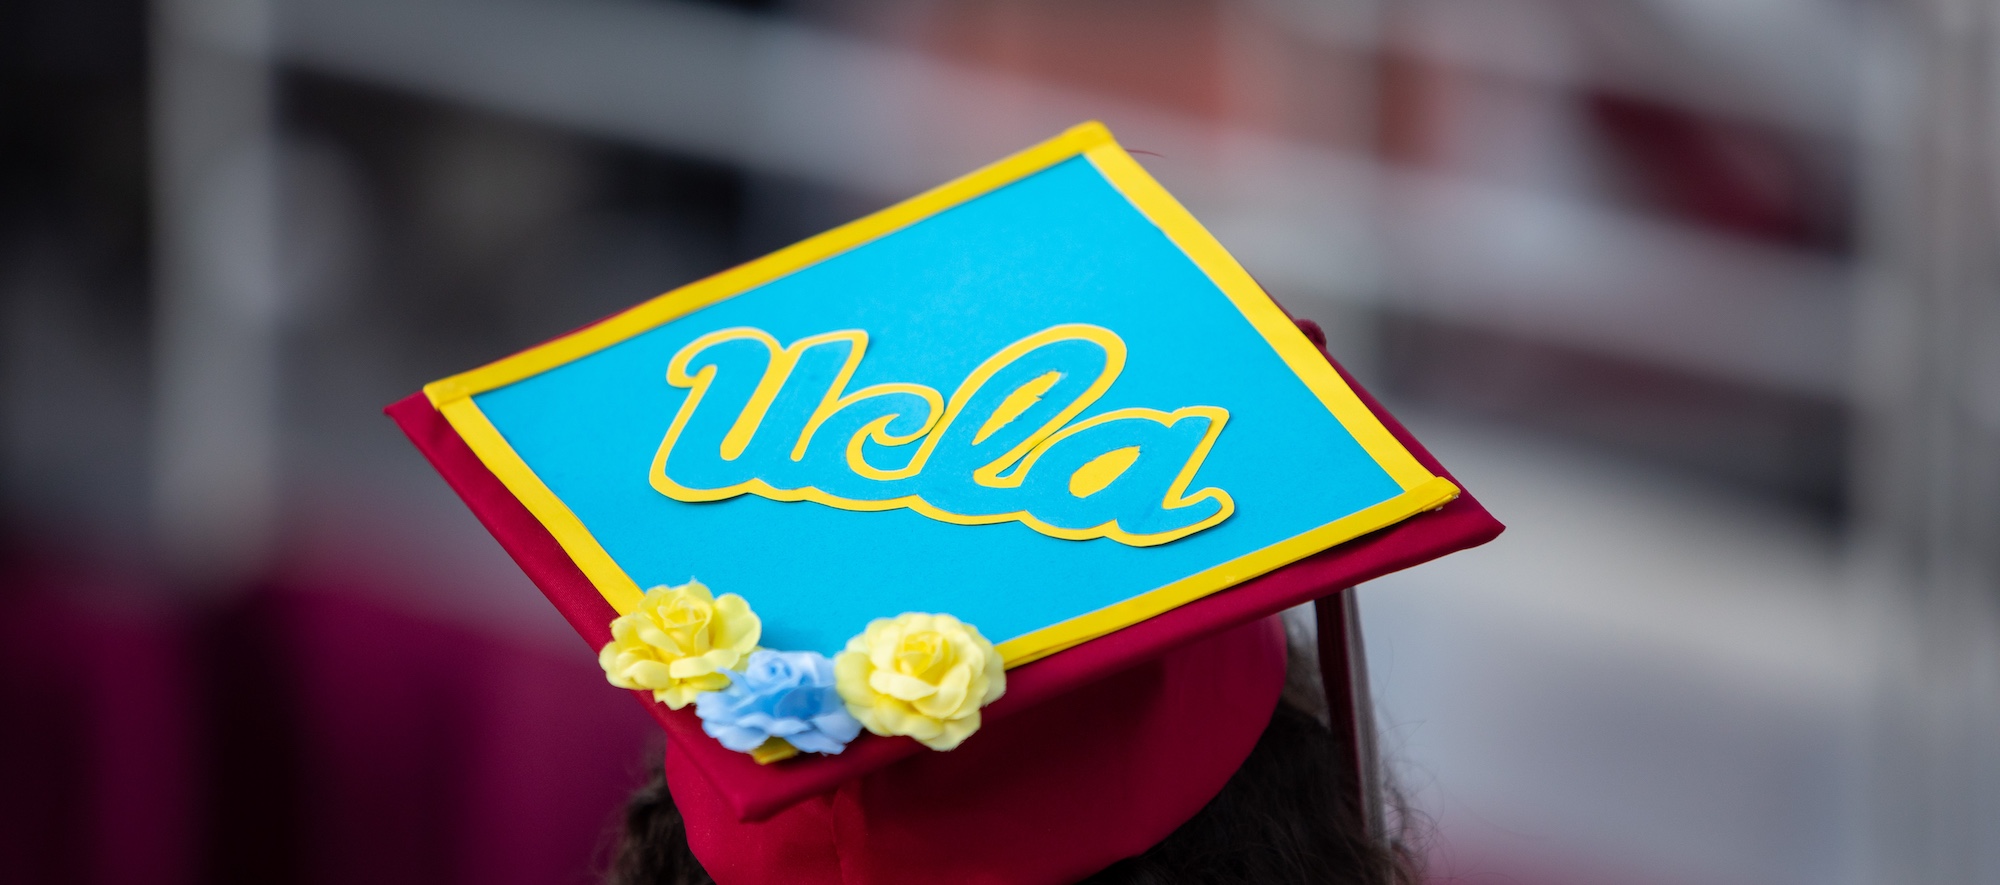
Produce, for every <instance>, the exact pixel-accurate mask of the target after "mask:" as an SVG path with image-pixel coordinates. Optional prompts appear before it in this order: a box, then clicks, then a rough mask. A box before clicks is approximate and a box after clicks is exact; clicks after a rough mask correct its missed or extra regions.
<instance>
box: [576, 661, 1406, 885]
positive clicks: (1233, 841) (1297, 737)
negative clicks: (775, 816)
mask: <svg viewBox="0 0 2000 885" xmlns="http://www.w3.org/2000/svg"><path fill="white" fill-rule="evenodd" d="M1290 661H1291V666H1290V667H1289V668H1288V670H1289V673H1288V682H1287V686H1286V691H1285V695H1284V698H1283V699H1282V700H1281V701H1280V702H1279V703H1278V705H1277V707H1276V709H1275V710H1274V712H1273V713H1272V715H1271V718H1270V722H1269V723H1268V724H1267V725H1266V726H1265V727H1264V729H1263V733H1262V734H1261V735H1260V736H1259V737H1258V739H1257V742H1256V745H1255V747H1254V748H1253V749H1252V750H1251V751H1250V754H1249V756H1248V757H1247V758H1246V759H1244V761H1243V763H1242V765H1241V766H1240V767H1239V768H1237V770H1236V772H1235V774H1234V775H1232V776H1231V777H1230V778H1229V779H1228V782H1227V783H1226V784H1225V785H1224V786H1223V787H1222V790H1221V792H1219V793H1217V794H1216V795H1215V797H1214V798H1213V799H1211V800H1210V801H1209V802H1208V804H1207V805H1205V806H1203V807H1202V808H1201V810H1200V811H1198V812H1196V813H1195V815H1194V817H1192V818H1190V819H1189V820H1188V821H1187V822H1186V823H1183V824H1181V825H1180V826H1179V827H1178V828H1177V829H1175V830H1173V832H1172V833H1171V834H1170V835H1168V836H1167V837H1166V838H1165V839H1163V840H1161V841H1160V842H1159V843H1157V844H1155V845H1153V846H1152V847H1151V848H1149V849H1147V850H1145V851H1144V852H1143V853H1140V854H1138V855H1136V856H1133V857H1129V858H1125V859H1123V860H1119V861H1117V862H1115V863H1113V864H1111V865H1110V866H1109V867H1106V868H1104V869H1102V870H1100V871H1098V872H1097V873H1095V874H1093V875H1090V876H1089V877H1087V878H1085V879H1083V880H1081V881H1082V882H1083V883H1087V885H1181V883H1204V885H1237V883H1242V885H1252V883H1255V885H1267V883H1291V882H1300V883H1305V882H1310V883H1330V885H1337V883H1356V885H1406V883H1415V882H1418V881H1421V878H1422V877H1421V875H1420V866H1419V854H1418V852H1416V851H1415V850H1414V848H1413V846H1412V844H1411V837H1410V834H1409V833H1408V832H1407V828H1405V829H1404V831H1402V832H1396V833H1391V834H1388V835H1387V836H1374V835H1371V834H1369V833H1368V832H1366V828H1365V826H1364V824H1363V822H1362V819H1361V815H1360V810H1359V808H1358V806H1357V805H1356V804H1355V803H1354V802H1353V801H1352V797H1353V796H1355V795H1356V790H1355V787H1354V784H1353V783H1352V776H1353V775H1352V772H1351V771H1350V770H1349V768H1348V763H1347V762H1346V760H1347V758H1348V756H1347V748H1346V747H1345V746H1343V744H1342V741H1341V740H1340V739H1339V738H1338V737H1337V736H1336V735H1335V733H1334V732H1333V731H1332V730H1330V729H1329V728H1328V727H1327V726H1326V724H1325V723H1324V722H1322V721H1321V720H1320V719H1319V718H1318V715H1319V714H1321V713H1322V706H1323V705H1321V704H1320V703H1318V697H1319V695H1318V691H1319V687H1318V681H1317V677H1316V676H1314V675H1312V674H1313V667H1311V666H1310V661H1311V657H1310V655H1309V654H1300V653H1298V651H1297V650H1296V649H1295V650H1294V653H1293V654H1292V655H1291V657H1290ZM714 881H715V880H714V879H712V878H710V876H709V875H708V873H707V872H706V871H705V870H703V868H702V866H701V864H700V862H699V861H698V860H697V859H696V858H695V856H694V853H693V851H692V850H691V849H690V848H689V847H688V841H687V828H686V824H685V822H684V821H683V820H682V817H681V814H680V811H679V810H678V809H677V808H676V807H675V805H674V801H673V797H672V795H670V793H669V792H668V790H667V785H666V782H665V779H664V778H663V777H662V775H661V772H660V769H659V767H658V766H657V765H655V766H654V770H653V777H652V779H651V781H650V782H649V783H648V784H647V785H646V786H644V787H643V788H641V789H640V790H639V791H638V792H637V793H636V794H635V795H634V796H633V797H632V800H631V802H630V804H629V805H628V806H627V808H626V812H625V821H624V830H623V832H622V833H621V834H620V838H619V844H618V850H617V854H616V857H615V861H614V864H613V867H612V869H611V871H610V873H609V875H608V876H607V879H606V882H607V885H712V883H713V882H714Z"/></svg>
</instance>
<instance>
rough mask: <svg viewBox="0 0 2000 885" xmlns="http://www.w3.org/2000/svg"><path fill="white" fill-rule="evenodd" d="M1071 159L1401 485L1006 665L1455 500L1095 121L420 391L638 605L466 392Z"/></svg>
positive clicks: (1004, 650)
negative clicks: (1147, 225) (1196, 276)
mask: <svg viewBox="0 0 2000 885" xmlns="http://www.w3.org/2000/svg"><path fill="white" fill-rule="evenodd" d="M1077 156H1082V157H1086V158H1088V159H1089V160H1090V162H1091V164H1092V165H1093V166H1095V167H1096V168H1097V170H1098V171H1099V172H1100V173H1101V174H1103V175H1104V177H1105V179H1106V180H1108V181H1109V182H1111V185H1112V186H1113V187H1114V188H1116V189H1117V190H1118V191H1119V193H1122V194H1124V195H1125V198H1126V199H1128V200H1130V201H1132V205H1133V206H1135V207H1136V208H1138V210H1139V212H1140V213H1141V214H1143V215H1145V216H1146V218H1147V219H1148V220H1150V221H1152V222H1153V224H1155V225H1157V226H1158V227H1159V228H1160V229H1161V230H1162V231H1164V232H1165V233H1166V235H1167V237H1168V238H1169V239H1171V240H1172V241H1173V242H1174V244H1175V245H1177V246H1179V247H1180V248H1181V250H1182V251H1183V252H1185V253H1186V254H1187V256H1188V258H1189V259H1191V260H1192V261H1194V263H1195V265H1196V266H1197V267H1200V268H1201V270H1202V272H1203V273H1205V274H1207V275H1208V277H1209V279H1210V280H1212V281H1214V282H1215V284H1216V286H1217V287H1219V288H1220V289H1221V290H1222V292H1223V294H1224V295H1225V296H1227V297H1228V298H1229V300H1230V301H1231V302H1232V303H1234V304H1235V305H1236V309H1237V310H1239V311H1241V312H1242V314H1243V316H1244V318H1245V319H1248V320H1249V321H1250V324H1251V326H1252V327H1254V328H1255V329H1256V330H1257V332H1258V333H1259V334H1261V335H1262V336H1263V337H1264V340H1266V341H1268V342H1270V344H1271V347H1272V348H1273V349H1274V350H1275V351H1276V352H1277V353H1278V356H1279V357H1280V358H1281V359H1283V360H1284V361H1285V364H1286V365H1287V366H1288V367H1290V368H1291V370H1292V372H1293V373H1295V374H1296V375H1298V377H1299V379H1300V380H1301V381H1303V382H1304V383H1305V385H1306V387H1307V388H1308V389H1310V390H1311V391H1312V392H1313V394H1314V395H1316V396H1318V397H1319V400H1320V403H1321V404H1323V405H1324V406H1326V409H1327V411H1328V412H1330V413H1332V414H1333V416H1334V418H1335V419H1336V420H1338V421H1339V422H1340V424H1341V426H1342V427H1344V428H1346V429H1347V432H1348V433H1350V434H1352V435H1353V436H1354V438H1355V440H1356V441H1358V442H1359V443H1360V444H1361V448H1362V449H1363V450H1364V451H1366V452H1367V453H1368V455H1369V457H1371V458H1373V459H1374V460H1375V462H1376V463H1377V464H1378V465H1380V466H1381V467H1382V469H1383V470H1384V471H1386V472H1387V473H1388V474H1389V476H1390V478H1391V479H1393V480H1395V482H1396V484H1397V485H1399V486H1401V487H1402V488H1403V493H1402V494H1400V495H1397V496H1396V497H1394V498H1391V499H1389V500H1387V501H1383V502H1381V503H1379V504H1376V505H1374V506H1372V507H1369V508H1367V509H1365V510H1362V511H1360V512H1358V513H1352V514H1349V515H1347V516H1344V517H1342V518H1340V519H1337V520H1334V521H1333V522H1330V523H1327V524H1326V525H1323V526H1320V527H1319V528H1316V529H1312V530H1311V531H1308V532H1305V533H1304V534H1300V535H1297V536H1295V537H1292V538H1288V539H1286V540H1283V541H1280V542H1278V543H1276V544H1273V545H1271V546H1269V547H1265V548H1264V549H1262V550H1258V551H1256V552H1253V553H1250V554H1246V555H1244V556H1241V557H1238V558H1237V559H1234V560H1231V561H1229V562H1226V563H1223V564H1221V565H1218V566H1213V567H1211V568H1208V569H1206V570H1204V571H1201V572H1198V573H1196V574H1194V575H1190V576H1188V577H1186V578H1182V579H1181V580H1179V581H1175V582H1173V583H1171V584H1168V585H1166V586H1164V587H1160V588H1157V589H1154V590H1150V591H1147V592H1145V593H1141V594H1139V595H1138V596H1135V597H1132V598H1131V599H1128V600H1125V601H1123V602H1119V603H1115V604H1113V605H1110V606H1107V607H1105V608H1102V609H1098V610H1097V611H1094V612H1090V613H1087V614H1083V615H1079V616H1077V617H1075V618H1071V619H1069V620H1067V621H1064V622H1062V623H1060V624H1056V625H1053V626H1050V627H1045V628H1043V629H1040V630H1036V631H1034V632H1032V633H1028V634H1025V635H1022V636H1017V637H1015V638H1013V639H1009V640H1007V641H1006V642H1002V643H1000V644H999V645H998V646H997V648H998V649H999V650H1000V655H1001V658H1002V659H1003V660H1005V661H1006V662H1007V666H1009V667H1013V666H1016V665H1019V664H1024V663H1027V662H1029V661H1033V660H1037V659H1039V658H1043V657H1046V656H1048V655H1051V654H1055V653H1056V652H1059V651H1062V650H1063V649H1066V648H1069V647H1071V646H1074V645H1076V644H1078V643H1081V642H1086V641H1088V640H1091V639H1094V638H1097V637H1099V636H1103V635H1105V634H1107V633H1111V632H1113V631H1116V630H1118V629H1121V628H1123V627H1127V626H1130V625H1132V624H1136V623H1138V622H1140V621H1143V620H1145V619H1147V618H1150V617H1152V616H1154V615H1157V614H1160V613H1161V612H1165V611H1168V610H1170V609H1173V608H1175V607H1177V606H1180V605H1184V604H1186V603H1188V602H1191V601H1193V600H1196V599H1199V598H1201V597H1203V596H1206V595H1208V594H1210V593H1214V592H1215V591H1217V590H1221V589H1224V588H1226V587H1230V586H1233V585H1235V584H1239V583H1242V582H1243V581H1246V580H1249V579H1251V578H1254V577H1256V576H1258V575H1261V574H1264V573H1266V572H1269V571H1271V570H1273V569H1276V568H1278V567H1280V566H1283V565H1286V564H1289V563H1292V562H1295V561H1297V560H1300V559H1303V558H1305V557H1307V556H1310V555H1312V554H1314V553H1317V552H1319V551H1321V550H1325V549H1326V548H1328V547H1332V546H1334V545H1336V544H1340V543H1342V542H1345V541H1349V540H1352V539H1354V538H1357V537H1360V536H1361V535H1364V534H1367V533H1369V532H1372V531H1374V530H1376V529H1379V528H1382V527H1384V526H1388V525H1392V524H1394V523H1397V522H1400V521H1402V520H1404V519H1407V518H1409V517H1410V516H1413V515H1415V514H1417V513H1421V512H1423V511H1425V510H1431V509H1435V508H1437V507H1441V506H1443V505H1444V504H1445V503H1446V502H1448V501H1450V500H1451V499H1453V498H1455V497H1457V496H1458V487H1457V486H1454V485H1452V484H1451V482H1450V481H1448V480H1445V479H1442V478H1440V477H1437V476H1433V475H1432V474H1431V472H1430V471H1429V470H1426V469H1425V468H1424V466H1423V465H1422V464H1420V463H1418V462H1417V459H1416V457H1415V456H1413V455H1411V454H1410V453H1409V450H1407V449H1405V448H1403V446H1402V444H1400V443H1398V442H1396V438H1395V436H1393V435H1392V434H1390V433H1389V429H1388V428H1387V427H1384V426H1383V425H1382V422H1381V421H1379V420H1377V419H1376V417H1375V415H1374V413H1372V412H1370V411H1368V407H1367V406H1366V405H1364V404H1363V403H1362V402H1361V398H1360V397H1359V396H1357V395H1355V393H1354V391H1353V390H1352V389H1351V388H1349V387H1348V386H1347V384H1346V383H1345V382H1343V381H1342V380H1341V378H1340V374H1339V373H1338V372H1335V371H1334V369H1333V366H1331V365H1329V364H1328V363H1327V361H1326V360H1325V359H1324V358H1322V357H1321V356H1320V354H1319V351H1318V349H1317V348H1315V347H1314V346H1313V344H1312V342H1310V341H1308V340H1307V339H1306V337H1305V334H1304V333H1302V332H1300V331H1299V329H1298V327H1297V326H1296V325H1293V323H1292V321H1291V319H1290V318H1289V317H1287V316H1286V315H1285V312H1284V311H1283V310H1281V309H1280V308H1279V307H1278V305H1277V304H1276V303H1275V302H1273V301H1272V300H1271V298H1270V296H1269V295H1267V294H1265V292H1264V290H1263V288H1262V287H1260V286H1258V285H1257V283H1256V281H1255V280H1253V279H1251V277H1250V274H1249V273H1248V272H1247V271H1245V270H1244V269H1243V266H1242V265H1240V264H1238V263H1237V262H1236V259H1235V258H1234V257H1232V256H1231V255H1230V254H1229V252H1228V250H1226V249H1224V248H1223V247H1222V244H1221V243H1220V242H1218V241H1217V240H1216V239H1215V237H1214V236H1213V235H1212V234H1210V233H1209V232H1208V229H1207V228H1204V227H1202V226H1201V222H1199V221H1196V220H1195V218H1194V216H1193V215H1192V214H1189V212H1188V211H1187V209H1186V208H1185V207H1183V206H1182V205H1181V204H1180V201H1178V200H1176V199H1174V197H1173V195H1171V194H1169V193H1167V191H1166V189H1165V188H1163V187H1161V186H1160V184H1159V182H1157V181H1154V180H1153V177H1152V176H1151V175H1149V174H1147V172H1146V170H1145V169H1144V168H1143V167H1141V166H1140V165H1139V163H1138V162H1137V161H1135V160H1133V159H1132V157H1131V155H1130V154H1127V153H1126V152H1125V150H1124V149H1123V148H1121V147H1119V146H1118V143H1117V142H1116V141H1115V140H1113V139H1112V137H1111V131H1110V130H1108V129H1106V128H1104V126H1103V124H1101V123H1097V122H1089V123H1084V124H1082V125H1079V126H1075V127H1072V128H1071V129H1069V130H1068V131H1066V132H1064V133H1063V134H1061V135H1058V136H1056V137H1055V138H1052V139H1049V140H1048V141H1045V142H1042V143H1041V144H1038V145H1036V146H1034V147H1031V148H1029V149H1027V150H1025V151H1022V152H1020V153H1018V154H1015V155H1013V156H1011V157H1008V158H1006V159H1004V160H1001V161H999V162H997V163H994V164H992V165H990V166H987V167H985V168H983V169H980V170H978V171H976V172H973V173H971V174H969V175H966V176H963V177H961V178H958V179H955V180H953V181H951V182H948V183H946V184H943V185H940V186H938V187H935V188H932V189H931V190H928V191H925V192H924V193H922V194H918V195H917V196H915V197H912V198H910V199H908V200H904V201H903V202H901V203H897V204H896V205H894V206H891V207H889V208H887V209H883V210H882V211H880V212H876V213H875V214H873V215H869V216H867V217H865V218H861V219H858V220H856V221H853V222H850V223H848V224H844V225H841V226H840V227H837V228H834V229H833V230H830V231H827V232H825V233H823V234H819V235H818V236H815V237H811V238H809V239H806V240H803V241H800V242H798V243H796V244H794V245H791V246H788V247H786V248H783V249H780V250H778V251H776V252H773V253H771V254H769V255H766V256H764V257H762V258H759V259H757V260H755V261H751V262H749V263H747V264H743V265H739V266H737V267H734V268H731V269H729V270H726V271H723V272H722V273H719V274H716V275H714V276H711V277H708V278H706V279H702V280H698V281H696V282H694V283H690V284H688V285H686V286H682V287H681V288H678V289H675V290H673V291H671V292H668V293H666V294H664V295H660V296H658V297H655V298H652V299H650V300H648V301H645V302H643V303H641V304H639V305H637V306H635V307H633V308H631V309H629V310H626V311H624V312H622V313H619V314H616V315H614V316H612V317H610V318H608V319H606V320H604V321H603V322H600V323H598V324H596V325H593V326H590V327H588V328H585V329H581V330H578V331H576V332H572V333H570V334H568V335H565V336H563V337H561V338H558V339H556V340H554V341H550V342H548V343H546V344H542V345H540V346H537V347H532V348H529V349H527V350H524V351H522V352H520V353H517V354H515V355H513V356H510V357H507V358H505V359H502V360H499V361H496V362H493V363H489V364H487V365H484V366H481V367H479V368H477V369H473V370H472V371H469V372H463V373H460V374H457V375H453V376H451V377H449V378H445V379H443V380H440V381H434V382H432V383H430V384H427V385H424V395H425V396H426V397H428V398H429V399H430V401H431V405H433V406H435V407H436V408H437V409H438V411H439V412H440V413H442V414H443V415H444V417H445V420H447V421H449V422H450V423H451V425H452V427H453V428H454V429H456V430H457V431H458V434H459V436H461V437H463V438H464V439H465V442H466V445H468V446H470V447H471V448H472V451H473V453H474V454H476V455H478V456H479V460H480V461H481V462H483V463H484V464H485V465H486V467H487V469H489V470H491V471H493V475H494V476H496V477H499V479H500V481H501V483H503V484H505V485H506V486H507V489H508V490H509V491H511V492H513V493H514V496H515V497H516V498H519V499H520V500H521V503H522V504H524V505H526V506H527V508H528V511H529V512H530V513H533V514H534V515H535V518H536V519H538V520H540V521H541V523H542V525H543V526H545V527H547V528H548V530H549V533H550V534H551V535H553V536H554V537H555V539H556V542H557V543H559V544H561V545H562V547H563V550H564V551H566V552H568V553H569V555H570V558H571V559H573V560H575V561H576V564H577V567H578V568H580V569H582V571H583V573H584V576H585V577H587V578H589V579H590V581H591V583H592V584H594V585H596V587H597V590H598V592H599V593H601V594H603V595H604V598H605V600H606V601H607V602H610V603H611V606H612V608H614V609H616V610H617V611H618V612H619V613H621V614H623V613H625V612H629V611H631V610H632V609H633V608H635V607H637V605H638V603H639V599H640V597H641V596H642V595H643V593H642V592H641V590H640V588H639V586H638V583H637V582H635V581H633V580H632V578H631V576H630V575H627V574H626V573H625V570H624V569H622V568H620V567H619V566H618V564H617V563H616V562H614V561H612V559H611V555H610V554H609V553H607V552H605V550H604V548H603V546H601V545H600V544H598V543H597V539H596V538H595V537H593V536H592V535H591V534H590V530H589V529H587V528H585V527H584V525H583V522H582V521H581V520H579V519H577V517H576V514H575V513H573V512H571V511H570V509H569V506H568V505H566V504H564V503H563V502H562V500H561V499H559V498H557V497H556V495H555V493H554V492H552V491H550V490H549V487H548V486H547V485H545V484H544V483H543V482H542V480H541V477H539V476H536V475H535V472H534V471H533V470H532V469H530V468H529V467H528V465H527V463H526V462H524V461H522V460H521V456H520V455H519V454H518V453H516V452H515V451H514V448H513V446H511V445H509V444H508V443H507V440H506V438H505V437H503V436H501V434H500V431H499V429H498V428H495V427H494V426H493V423H492V422H491V421H489V420H487V418H486V414H485V413H484V412H481V411H480V410H479V407H478V406H477V405H475V404H474V403H473V402H472V399H471V398H472V397H473V396H475V395H477V394H481V393H485V392H486V391H489V390H494V389H496V388H500V387H505V386H507V385H509V384H512V383H514V382H516V381H520V380H522V379H524V378H528V377H531V376H534V375H538V374H541V373H542V372H546V371H548V370H550V369H553V368H555V367H557V366H560V365H563V364H565V363H569V362H572V361H574V360H577V359H581V358H583V357H585V356H589V355H590V354H593V353H596V352H598V351H600V350H603V349H605V348H607V347H610V346H612V345H614V344H617V343H618V342H620V341H624V340H626V339H628V338H631V337H633V336H635V335H639V334H641V333H644V332H646V331H649V330H651V329H654V328H656V327H658V326H661V325H663V324H665V323H667V322H670V321H672V320H675V319H678V318H680V317H683V316H686V315H688V314H690V313H693V312H695V311H697V310H700V309H701V308H703V307H707V306H708V305H711V304H714V303H716V302H718V301H721V300H723V299H725V298H729V297H731V296H734V295H738V294H741V293H743V292H746V291H748V290H750V289H754V288H756V287H758V286H761V285H763V284H765V283H768V282H770V281H772V280H775V279H778V278H779V277H782V276H785V275H786V274H790V273H792V272H794V271H798V270H800V269H803V268H805V267H809V266H811V265H813V264H816V263H818V262H820V261H823V260H825V259H827V258H830V257H833V256H834V255H838V254H840V253H842V252H845V251H847V250H849V249H852V248H855V247H856V246H860V245H862V244H864V243H867V242H869V241H871V240H875V239H877V238H880V237H883V236H886V235H888V234H891V233H894V232H896V231H898V230H901V229H903V228H905V227H908V226H910V225H912V224H915V223H916V222H918V221H922V220H923V219H925V218H928V217H930V216H932V215H935V214H937V213H939V212H942V211H944V210H946V209H949V208H951V207H953V206H956V205H959V204H960V203H964V202H967V201H969V200H972V199H974V198H976V197H979V196H982V195H984V194H986V193H989V192H991V191H994V190H997V189H999V188H1001V187H1005V186H1006V185H1009V184H1012V183H1013V182H1015V181H1019V180H1020V179H1023V178H1026V177H1028V176H1030V175H1033V174H1035V173H1037V172H1040V171H1042V170H1043V169H1047V168H1049V167H1050V166H1054V165H1055V164H1057V163H1061V162H1063V161H1064V160H1068V159H1070V158H1072V157H1077Z"/></svg>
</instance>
